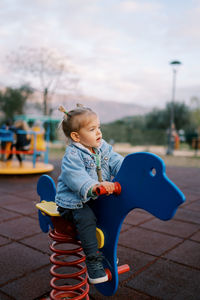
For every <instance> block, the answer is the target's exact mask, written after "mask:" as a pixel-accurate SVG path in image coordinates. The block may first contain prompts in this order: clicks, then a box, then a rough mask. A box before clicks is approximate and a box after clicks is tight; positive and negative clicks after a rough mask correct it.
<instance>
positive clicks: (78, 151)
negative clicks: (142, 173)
mask: <svg viewBox="0 0 200 300" xmlns="http://www.w3.org/2000/svg"><path fill="white" fill-rule="evenodd" d="M97 151H98V154H99V155H100V156H101V169H102V178H103V181H111V179H112V176H115V175H116V174H117V173H118V171H119V169H120V167H121V164H122V161H123V157H122V156H121V155H120V154H118V153H116V152H114V151H113V150H112V146H110V145H108V144H107V143H106V142H105V141H104V140H102V143H101V145H100V147H99V148H98V149H97ZM95 184H99V182H98V176H97V172H96V162H95V158H94V156H93V155H92V153H91V152H90V151H89V150H88V149H87V148H85V147H84V146H82V145H81V144H79V143H74V142H72V143H71V144H70V145H69V146H68V147H67V148H66V151H65V154H64V157H63V160H62V165H61V174H60V176H59V178H58V184H57V193H56V199H55V201H56V204H57V205H58V206H61V207H63V208H69V209H77V208H81V207H83V203H85V202H87V201H89V200H90V197H89V196H88V191H89V190H90V188H91V187H93V186H94V185H95Z"/></svg>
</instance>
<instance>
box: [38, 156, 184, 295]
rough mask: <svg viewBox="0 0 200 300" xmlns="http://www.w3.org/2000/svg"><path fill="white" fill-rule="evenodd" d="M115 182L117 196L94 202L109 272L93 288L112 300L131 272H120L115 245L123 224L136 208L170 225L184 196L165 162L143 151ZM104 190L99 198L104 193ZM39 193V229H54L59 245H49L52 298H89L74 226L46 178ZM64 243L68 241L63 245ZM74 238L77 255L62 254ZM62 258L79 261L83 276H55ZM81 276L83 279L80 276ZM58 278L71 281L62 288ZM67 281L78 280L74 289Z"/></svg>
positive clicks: (128, 159) (127, 162)
mask: <svg viewBox="0 0 200 300" xmlns="http://www.w3.org/2000/svg"><path fill="white" fill-rule="evenodd" d="M113 182H115V184H116V185H117V186H118V191H117V194H112V195H110V196H104V195H101V196H99V198H98V199H97V200H95V201H94V212H95V214H96V217H97V239H98V245H99V248H100V249H101V250H100V251H101V252H102V253H103V255H104V257H105V262H104V267H105V270H106V271H107V273H109V280H108V281H107V282H104V283H100V284H96V285H95V287H96V288H97V290H98V291H99V292H100V293H102V294H103V295H105V296H111V295H113V294H114V293H115V292H116V290H117V288H118V275H119V273H121V272H122V273H123V272H126V271H128V270H129V267H128V266H127V265H124V266H122V268H120V267H118V266H117V243H118V238H119V233H120V229H121V225H122V223H123V220H124V219H125V217H126V215H127V214H128V213H129V212H130V211H131V210H133V209H134V208H141V209H144V210H145V211H147V212H149V213H151V214H152V215H153V216H155V217H157V218H159V219H161V220H163V221H167V220H170V219H171V218H172V217H173V216H174V214H175V213H176V210H177V208H178V207H179V206H180V205H181V204H182V203H183V202H184V201H185V196H184V195H183V193H182V192H181V191H180V190H179V189H178V188H177V187H176V186H175V184H174V183H173V182H172V181H170V180H169V179H168V178H167V176H166V174H165V165H164V162H163V161H162V159H161V158H159V157H158V156H156V155H154V154H151V153H144V152H141V153H134V154H129V155H127V156H126V157H125V159H124V161H123V163H122V166H121V168H120V170H119V172H118V174H117V176H116V177H115V178H114V180H113ZM119 185H120V187H121V191H120V188H119ZM100 190H101V189H100ZM100 190H99V194H101V192H100ZM37 192H38V194H39V195H40V198H41V202H40V203H38V204H37V205H36V206H37V208H38V209H39V211H38V214H39V223H40V227H41V229H42V231H43V232H48V231H49V230H50V228H51V231H50V237H51V238H53V240H54V241H55V242H54V244H53V246H51V249H52V251H53V252H54V254H53V256H52V257H51V262H52V263H53V264H54V266H53V267H52V269H51V271H50V272H51V274H52V276H53V279H52V281H51V283H50V284H51V287H52V288H53V290H52V292H51V295H50V297H51V299H62V297H69V298H70V297H71V299H76V300H77V299H83V298H84V297H89V296H88V290H89V287H88V284H87V275H86V274H85V272H86V269H85V268H84V267H83V268H81V266H80V263H82V262H83V261H84V258H83V257H81V256H80V251H81V245H80V243H79V241H78V240H77V236H76V231H75V229H74V227H73V225H72V224H70V223H69V224H67V223H66V221H65V220H63V219H62V218H60V217H59V213H58V212H57V209H56V204H55V202H54V200H55V193H56V189H55V184H54V181H53V180H52V179H51V178H50V177H49V176H47V175H43V176H41V177H40V179H39V181H38V186H37ZM68 229H69V230H68ZM64 236H65V237H64ZM62 238H63V240H62ZM64 239H65V242H63V241H64ZM70 239H71V240H70ZM72 239H73V242H74V243H76V245H78V248H77V249H74V252H73V250H72V252H62V251H61V252H60V251H59V249H57V248H56V246H59V243H68V242H69V241H70V242H71V241H72ZM70 242H69V243H70ZM54 246H55V247H54ZM57 250H58V251H57ZM65 251H68V250H65ZM63 253H66V254H67V255H73V256H74V255H75V256H77V257H78V258H79V259H78V260H75V261H74V262H73V263H72V264H74V265H75V266H76V268H78V269H79V270H80V273H81V274H80V273H77V272H76V273H73V274H62V275H61V277H60V274H57V273H56V272H54V270H56V269H57V268H59V266H60V265H62V263H60V262H59V261H58V262H57V261H56V260H55V259H53V258H54V257H57V258H58V257H59V256H60V255H61V254H63ZM83 274H84V276H85V277H84V278H83V276H81V275H83ZM62 276H63V277H62ZM59 278H65V279H67V282H65V284H64V285H62V286H58V285H55V282H56V281H57V280H59ZM69 278H76V279H77V280H79V281H80V282H79V283H78V284H75V285H74V286H73V285H69V282H68V279H69ZM83 286H84V287H85V289H83ZM86 299H89V298H86Z"/></svg>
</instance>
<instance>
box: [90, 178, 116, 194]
mask: <svg viewBox="0 0 200 300" xmlns="http://www.w3.org/2000/svg"><path fill="white" fill-rule="evenodd" d="M99 186H103V187H104V188H105V189H106V191H107V194H108V195H110V194H112V193H113V192H114V191H115V185H114V183H113V182H109V181H103V182H101V183H100V184H97V185H95V186H94V187H93V189H92V191H93V192H94V193H96V189H97V188H98V187H99Z"/></svg>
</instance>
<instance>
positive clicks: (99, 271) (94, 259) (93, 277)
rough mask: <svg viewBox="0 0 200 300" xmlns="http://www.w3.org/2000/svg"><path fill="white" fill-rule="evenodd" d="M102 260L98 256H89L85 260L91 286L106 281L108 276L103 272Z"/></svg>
mask: <svg viewBox="0 0 200 300" xmlns="http://www.w3.org/2000/svg"><path fill="white" fill-rule="evenodd" d="M102 260H103V257H102V256H100V255H98V254H97V255H89V256H87V258H86V265H87V272H88V279H89V282H90V283H91V284H97V283H102V282H105V281H108V275H107V274H106V272H105V270H104V267H103V264H102Z"/></svg>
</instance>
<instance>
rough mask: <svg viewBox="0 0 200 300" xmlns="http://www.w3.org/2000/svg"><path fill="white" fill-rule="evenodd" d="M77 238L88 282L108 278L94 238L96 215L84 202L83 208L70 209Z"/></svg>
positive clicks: (93, 282)
mask: <svg viewBox="0 0 200 300" xmlns="http://www.w3.org/2000/svg"><path fill="white" fill-rule="evenodd" d="M72 214H73V219H74V223H75V225H76V228H77V231H78V235H79V239H80V241H81V244H82V247H83V250H84V253H85V255H86V265H87V271H88V279H89V281H90V283H92V284H97V283H101V282H105V281H107V280H108V276H107V274H106V273H105V270H104V267H103V264H102V261H103V257H102V256H101V254H100V253H99V252H98V244H97V238H96V217H95V215H94V213H93V211H92V209H91V208H90V207H89V205H87V204H84V206H83V208H80V209H74V210H73V211H72Z"/></svg>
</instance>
